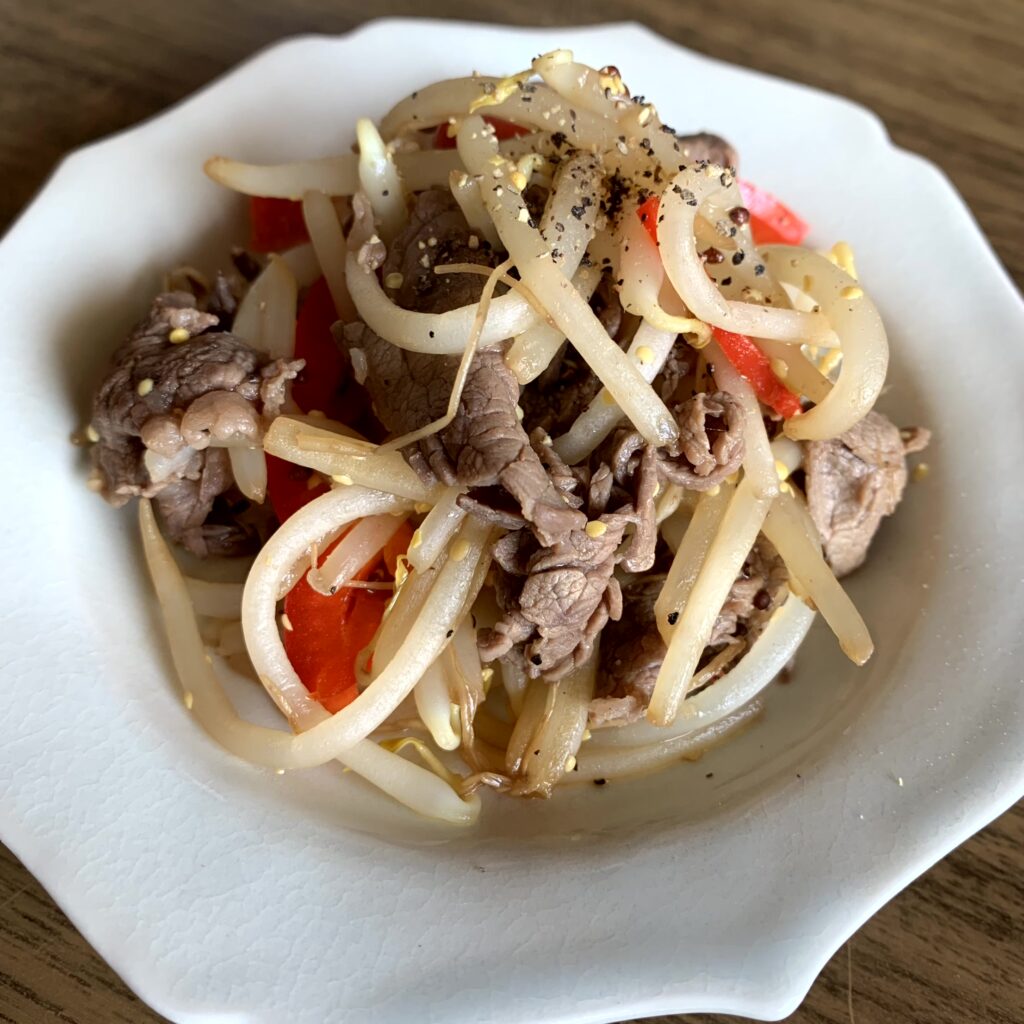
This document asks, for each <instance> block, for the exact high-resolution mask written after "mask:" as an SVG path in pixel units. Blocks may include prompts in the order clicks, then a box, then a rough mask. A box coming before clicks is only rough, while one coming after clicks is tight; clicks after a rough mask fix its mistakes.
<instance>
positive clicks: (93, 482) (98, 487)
mask: <svg viewBox="0 0 1024 1024" xmlns="http://www.w3.org/2000/svg"><path fill="white" fill-rule="evenodd" d="M85 486H86V488H87V489H88V490H90V491H93V492H94V493H98V492H100V491H102V490H103V477H101V476H100V475H99V474H98V473H97V474H96V475H95V476H91V477H89V479H88V480H86V481H85Z"/></svg>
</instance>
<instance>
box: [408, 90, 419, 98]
mask: <svg viewBox="0 0 1024 1024" xmlns="http://www.w3.org/2000/svg"><path fill="white" fill-rule="evenodd" d="M417 96H419V90H417V91H416V92H414V93H413V94H412V96H410V97H409V98H410V99H413V100H414V99H416V97H417Z"/></svg>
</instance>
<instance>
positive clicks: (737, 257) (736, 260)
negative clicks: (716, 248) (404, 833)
mask: <svg viewBox="0 0 1024 1024" xmlns="http://www.w3.org/2000/svg"><path fill="white" fill-rule="evenodd" d="M744 255H745V253H744V252H743V250H742V249H740V251H739V252H734V253H733V254H732V265H733V266H734V267H738V266H739V265H740V264H741V263H742V262H743V257H744Z"/></svg>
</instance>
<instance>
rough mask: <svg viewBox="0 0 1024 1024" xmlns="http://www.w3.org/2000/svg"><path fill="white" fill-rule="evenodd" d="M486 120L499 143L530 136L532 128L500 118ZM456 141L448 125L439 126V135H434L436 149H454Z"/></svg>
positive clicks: (487, 118)
mask: <svg viewBox="0 0 1024 1024" xmlns="http://www.w3.org/2000/svg"><path fill="white" fill-rule="evenodd" d="M484 120H485V121H486V122H487V123H488V124H489V125H491V127H492V128H494V137H495V138H496V139H497V140H498V141H499V142H504V141H505V140H506V139H515V138H518V137H519V136H520V135H529V134H530V132H531V131H532V130H533V129H532V128H524V127H523V126H522V125H521V124H513V123H512V122H511V121H503V120H502V119H501V118H500V117H487V116H486V115H485V116H484ZM454 148H455V139H454V137H453V136H451V135H449V134H448V123H447V122H445V123H444V124H439V125H438V126H437V133H436V134H435V135H434V149H454Z"/></svg>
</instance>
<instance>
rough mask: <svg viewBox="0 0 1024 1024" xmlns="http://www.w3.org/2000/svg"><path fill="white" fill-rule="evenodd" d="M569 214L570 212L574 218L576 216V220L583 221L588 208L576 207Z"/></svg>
mask: <svg viewBox="0 0 1024 1024" xmlns="http://www.w3.org/2000/svg"><path fill="white" fill-rule="evenodd" d="M569 212H570V213H571V214H572V215H573V216H574V217H575V218H576V219H577V220H582V219H583V214H585V213H586V212H587V209H586V207H585V206H574V207H573V208H572V209H571V210H570V211H569Z"/></svg>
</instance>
